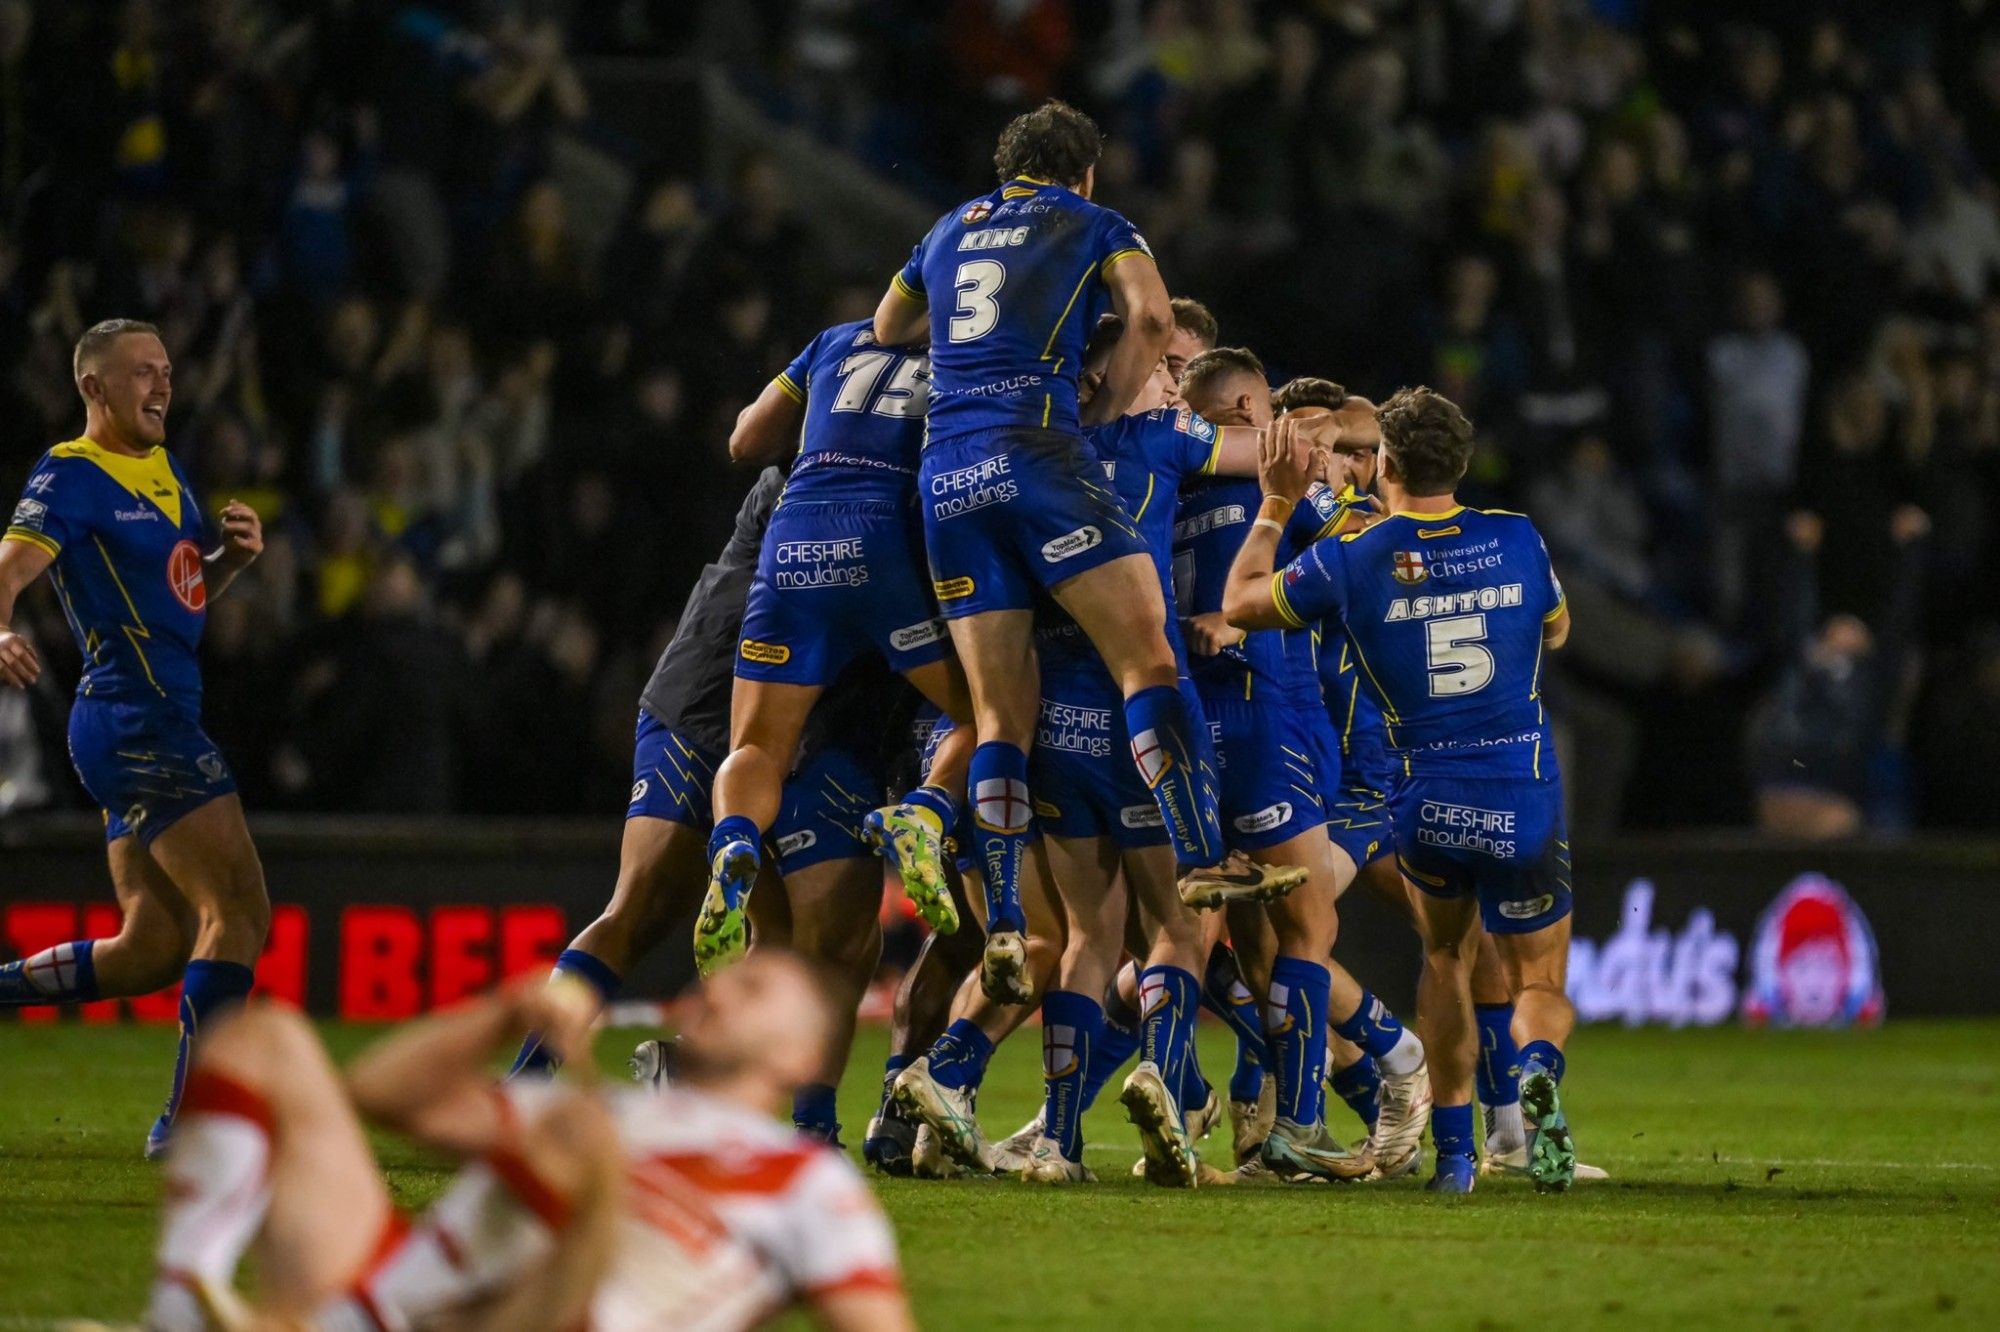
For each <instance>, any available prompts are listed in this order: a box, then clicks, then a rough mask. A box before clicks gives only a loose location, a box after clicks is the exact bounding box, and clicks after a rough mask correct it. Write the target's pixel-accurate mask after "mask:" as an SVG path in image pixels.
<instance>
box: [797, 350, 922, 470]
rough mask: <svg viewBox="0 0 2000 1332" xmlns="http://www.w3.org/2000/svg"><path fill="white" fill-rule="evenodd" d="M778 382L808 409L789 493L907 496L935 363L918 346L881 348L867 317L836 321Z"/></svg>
mask: <svg viewBox="0 0 2000 1332" xmlns="http://www.w3.org/2000/svg"><path fill="white" fill-rule="evenodd" d="M777 384H778V387H779V388H780V389H782V390H783V391H784V392H786V393H788V394H790V395H791V396H792V397H793V398H796V399H797V400H798V401H800V402H802V403H804V404H805V408H806V420H805V430H804V434H803V437H802V438H801V440H800V443H799V457H798V461H797V462H795V463H794V464H793V465H792V476H791V480H790V482H789V483H788V484H787V485H786V487H785V498H786V499H788V500H799V499H808V500H821V499H828V500H878V499H879V500H895V501H902V500H906V499H908V498H909V496H910V494H911V493H912V488H913V487H914V486H915V484H916V475H917V454H918V452H919V451H920V450H921V449H922V448H923V443H924V409H925V408H926V407H927V406H928V405H929V403H930V389H931V363H930V358H929V357H927V356H925V355H924V353H923V351H922V350H921V349H912V348H907V347H882V346H878V345H877V344H876V342H875V334H874V331H873V329H872V327H871V325H870V322H869V321H867V320H857V321H856V322H854V323H851V324H835V325H834V326H833V327H832V328H829V329H827V330H826V331H825V332H823V333H821V334H820V335H819V336H818V337H816V338H814V339H813V340H812V341H811V342H810V343H808V344H807V346H806V349H805V350H804V351H802V352H800V353H799V354H798V356H796V357H795V358H793V360H792V363H791V364H790V365H789V366H787V367H786V368H785V371H784V373H782V374H780V375H779V376H778V379H777Z"/></svg>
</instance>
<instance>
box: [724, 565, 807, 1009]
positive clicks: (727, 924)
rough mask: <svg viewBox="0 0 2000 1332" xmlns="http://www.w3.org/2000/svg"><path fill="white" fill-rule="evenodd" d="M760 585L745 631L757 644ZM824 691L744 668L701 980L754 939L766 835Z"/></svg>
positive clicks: (735, 698) (732, 724)
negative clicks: (754, 902) (752, 899)
mask: <svg viewBox="0 0 2000 1332" xmlns="http://www.w3.org/2000/svg"><path fill="white" fill-rule="evenodd" d="M762 591H763V588H762V587H761V586H759V587H758V588H756V589H754V590H753V591H752V594H751V607H750V611H749V612H748V613H747V614H746V615H745V617H744V629H743V632H744V634H745V636H746V639H747V638H750V637H755V636H756V635H755V634H754V633H753V624H754V622H755V620H756V616H757V611H758V602H759V600H760V598H759V596H758V593H760V592H762ZM822 692H823V691H822V687H821V686H820V685H818V684H807V683H792V682H787V681H780V680H770V679H756V678H752V677H751V676H749V675H747V674H745V672H744V670H743V669H741V668H739V670H738V672H737V676H736V686H735V690H734V692H733V693H732V694H731V695H730V704H729V743H730V746H731V748H730V752H729V757H728V758H726V759H724V760H723V761H722V764H721V766H720V767H718V768H717V769H716V770H715V794H714V809H715V828H714V831H712V832H710V833H709V835H708V892H707V894H706V895H705V896H704V897H703V898H702V904H701V912H700V914H699V915H697V916H696V917H695V923H694V960H695V965H696V966H697V967H698V968H700V970H701V973H702V974H703V975H708V974H710V973H711V972H713V971H715V970H716V969H717V968H718V967H723V966H727V965H728V964H729V963H731V962H733V961H735V960H736V959H737V958H739V957H741V956H743V950H744V949H746V948H747V947H749V944H750V932H749V926H748V922H747V921H746V920H745V918H744V915H743V907H744V901H745V899H746V898H747V897H748V896H749V894H750V890H751V888H752V887H753V886H754V885H755V884H756V882H757V870H758V867H759V866H760V865H761V864H762V863H763V846H764V834H765V833H766V832H768V831H769V830H770V827H771V825H772V824H773V823H775V822H777V818H778V810H779V807H780V805H781V804H782V802H783V799H784V788H785V774H786V773H788V772H790V771H791V767H792V758H793V755H794V754H796V753H797V752H798V747H799V737H800V736H801V735H803V734H804V733H805V728H806V717H807V716H808V715H809V714H810V713H811V712H812V707H813V704H814V703H816V702H818V701H819V696H820V694H821V693H822Z"/></svg>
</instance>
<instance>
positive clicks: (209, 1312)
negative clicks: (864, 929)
mask: <svg viewBox="0 0 2000 1332" xmlns="http://www.w3.org/2000/svg"><path fill="white" fill-rule="evenodd" d="M594 1011H595V1005H594V1003H592V1001H591V999H590V997H589V995H588V993H587V992H586V991H585V990H584V988H583V987H582V986H580V985H578V984H577V983H575V982H573V981H563V982H560V983H558V984H553V985H540V984H527V985H517V986H515V987H513V988H511V989H509V990H507V991H504V992H502V993H500V994H497V995H493V996H489V997H487V998H483V999H477V1000H473V1001H471V1002H469V1003H466V1004H462V1005H459V1006H457V1007H455V1008H452V1009H449V1010H447V1011H445V1012H443V1013H440V1014H438V1015H436V1016H434V1017H430V1018H426V1019H424V1020H422V1021H419V1022H416V1023H412V1024H411V1025H409V1026H408V1027H405V1028H404V1029H402V1030H401V1031H399V1032H398V1033H397V1034H396V1035H394V1036H391V1037H389V1038H388V1039H387V1040H385V1041H383V1042H381V1043H380V1044H379V1045H377V1046H375V1047H374V1048H373V1049H372V1050H370V1051H368V1052H366V1053H365V1054H363V1055H362V1056H361V1057H360V1058H359V1059H357V1060H356V1061H355V1063H354V1065H353V1067H352V1068H351V1069H350V1070H349V1071H348V1074H347V1077H346V1079H345V1082H344V1084H343V1081H342V1078H341V1076H340V1074H339V1073H338V1072H337V1071H336V1070H335V1069H334V1067H333V1065H332V1064H331V1063H330V1062H329V1061H328V1059H327V1056H326V1052H325V1051H324V1050H323V1049H322V1048H321V1047H320V1044H319V1042H318V1040H317V1039H316V1038H315V1036H314V1035H313V1032H312V1029H311V1027H310V1026H309V1025H308V1024H307V1023H306V1022H305V1020H304V1019H303V1018H301V1017H300V1016H299V1015H298V1014H297V1013H295V1012H292V1011H290V1010H287V1009H282V1008H277V1007H274V1006H269V1005H257V1006H254V1007H252V1008H250V1009H247V1010H246V1011H244V1012H243V1013H242V1014H241V1015H239V1016H237V1017H235V1018H233V1019H231V1020H230V1021H228V1022H227V1023H225V1024H223V1025H222V1026H221V1027H220V1028H219V1029H218V1030H217V1031H216V1032H215V1034H214V1035H213V1036H212V1038H211V1039H210V1040H209V1041H207V1042H205V1043H204V1045H203V1048H202V1050H201V1052H200V1054H199V1056H198V1058H197V1060H196V1063H195V1067H194V1071H193V1072H192V1074H191V1075H190V1077H189V1083H188V1096H187V1108H186V1110H185V1112H184V1113H185V1122H184V1125H183V1128H182V1131H181V1133H180V1134H178V1135H177V1136H176V1138H175V1141H174V1145H173V1151H172V1153H171V1155H170V1157H169V1160H168V1166H167V1190H166V1203H165V1208H164V1217H163V1220H162V1226H161V1233H160V1242H159V1253H158V1270H157V1275H156V1279H155V1281H154V1285H153V1290H152V1295H151V1300H150V1305H149V1308H148V1311H147V1317H148V1325H149V1326H151V1327H153V1328H155V1329H159V1332H182V1329H195V1328H205V1327H224V1328H239V1327H242V1328H248V1327H271V1326H283V1327H296V1326H312V1327H316V1328H320V1329H326V1330H328V1332H348V1330H350V1329H352V1330H353V1332H363V1330H364V1329H365V1330H367V1332H375V1330H376V1329H398V1330H400V1329H417V1328H440V1327H452V1328H466V1327H470V1328H493V1329H516V1328H573V1327H582V1326H589V1327H592V1328H596V1329H601V1330H602V1332H621V1330H623V1329H634V1330H636V1329H651V1328H667V1327H672V1328H699V1329H712V1330H714V1332H722V1330H724V1329H736V1328H748V1327H753V1326H756V1325H758V1324H759V1323H762V1322H764V1321H765V1320H766V1319H768V1318H770V1317H772V1316H773V1315H775V1314H777V1313H778V1312H780V1311H781V1310H783V1309H785V1308H787V1307H790V1306H800V1305H802V1306H804V1307H806V1308H807V1309H808V1310H810V1311H811V1312H812V1313H813V1314H814V1315H815V1317H816V1318H817V1320H818V1321H819V1322H820V1323H821V1324H822V1325H823V1326H826V1327H830V1328H837V1329H854V1330H855V1332H862V1330H863V1329H867V1330H869V1332H875V1330H880V1332H891V1330H893V1329H902V1328H907V1327H909V1326H910V1325H911V1323H910V1316H909V1310H908V1306H907V1304H906V1302H905V1301H904V1298H903V1295H902V1289H901V1281H900V1278H899V1275H898V1270H897V1263H896V1250H895V1239H894V1236H893V1234H892V1232H891V1231H890V1228H889V1224H888V1221H887V1219H886V1218H885V1217H884V1216H883V1215H882V1213H881V1210H880V1209H879V1208H878V1207H877V1206H876V1204H875V1201H874V1199H873V1198H872V1197H871V1196H870V1194H869V1192H868V1189H867V1186H866V1184H864V1183H863V1182H862V1180H861V1177H860V1175H859V1174H858V1173H857V1172H856V1171H855V1169H854V1167H853V1166H851V1165H849V1164H848V1163H847V1161H846V1160H845V1159H843V1158H842V1157H841V1156H840V1155H839V1154H838V1153H837V1152H834V1151H832V1150H830V1149H828V1148H826V1147H823V1146H820V1145H818V1144H815V1143H812V1142H808V1141H806V1140H804V1139H801V1138H799V1137H798V1136H797V1135H795V1134H793V1133H792V1132H791V1130H790V1129H788V1128H786V1127H785V1126H784V1125H782V1124H780V1123H779V1122H778V1121H776V1120H775V1119H773V1118H772V1116H773V1115H774V1114H775V1113H777V1112H778V1110H779V1109H780V1108H781V1107H782V1105H783V1104H784V1103H785V1101H786V1099H787V1098H788V1097H789V1096H790V1094H791V1091H792V1088H793V1087H794V1086H795V1085H796V1084H797V1083H798V1082H800V1081H802V1080H804V1079H805V1078H808V1077H810V1076H813V1074H814V1072H815V1071H816V1070H817V1069H818V1067H819V1066H820V1063H821V1061H822V1059H823V1058H824V1047H825V1044H826V1041H827V1038H828V1035H829V1033H830V1030H831V1028H830V1021H831V1016H832V1015H831V1010H830V1006H829V1004H828V1002H827V999H826V996H825V994H824V992H823V991H822V990H821V989H820V987H819V985H818V982H817V979H816V978H815V977H814V976H813V975H812V973H811V972H810V970H809V969H808V968H807V966H806V965H805V964H804V963H802V962H800V961H799V960H798V959H797V958H795V957H792V956H790V955H787V954H781V953H777V952H775V951H772V950H767V949H759V950H758V951H757V952H756V953H755V954H753V955H752V956H751V957H750V958H748V959H747V960H746V961H745V962H744V963H743V964H742V965H740V966H737V967H733V968H731V969H730V970H729V971H727V972H725V973H723V974H722V975H720V976H718V977H716V978H715V979H714V980H712V981H710V982H708V983H707V985H706V986H704V987H703V988H702V989H700V990H698V991H697V992H695V993H694V995H693V996H692V997H691V998H690V999H689V1001H688V1002H687V1004H686V1006H685V1008H684V1011H683V1022H682V1026H681V1028H680V1039H679V1041H678V1043H677V1045H676V1047H675V1051H674V1085H673V1086H672V1087H671V1088H670V1089H667V1090H664V1091H652V1090H646V1089H641V1088H636V1087H621V1088H618V1089H616V1090H613V1091H608V1092H602V1091H597V1090H594V1089H589V1088H583V1087H577V1086H574V1085H570V1084H567V1083H539V1082H538V1083H518V1082H517V1083H509V1084H503V1085H501V1086H499V1087H496V1086H495V1085H494V1084H493V1082H492V1081H491V1079H490V1078H489V1077H488V1076H487V1073H486V1065H487V1061H488V1060H490V1059H491V1058H492V1056H493V1055H494V1054H495V1053H497V1052H498V1051H499V1050H500V1049H502V1048H504V1047H505V1046H507V1045H508V1044H511V1043H512V1042H513V1041H515V1040H517V1039H518V1038H519V1037H520V1034H521V1033H522V1032H523V1031H524V1030H528V1029H531V1028H532V1029H536V1030H539V1031H541V1032H542V1033H543V1038H544V1039H545V1040H546V1041H548V1042H550V1043H551V1044H552V1045H554V1046H556V1047H557V1048H558V1049H559V1050H560V1051H561V1052H562V1053H563V1054H564V1055H566V1056H569V1057H570V1058H571V1060H572V1061H573V1063H574V1064H575V1066H580V1067H585V1068H589V1067H591V1065H590V1061H589V1041H590V1035H589V1032H590V1022H591V1017H592V1014H593V1013H594ZM364 1117H365V1118H366V1119H368V1120H370V1121H372V1122H373V1123H375V1124H377V1125H380V1126H382V1127H384V1128H388V1129H391V1130H394V1131H395V1132H397V1133H399V1134H401V1135H403V1136H405V1137H407V1138H409V1139H412V1140H414V1141H416V1142H419V1143H422V1144H424V1145H426V1146H428V1147H431V1148H434V1149H436V1150H439V1151H443V1152H445V1153H447V1154H449V1155H451V1156H454V1157H457V1158H459V1159H460V1160H462V1161H463V1162H464V1164H463V1165H462V1166H461V1168H460V1170H459V1172H458V1175H457V1177H456V1179H454V1180H453V1182H452V1183H451V1184H450V1185H449V1186H448V1187H447V1188H446V1189H445V1191H444V1193H443V1194H442V1196H440V1197H439V1198H438V1200H437V1201H436V1202H435V1203H433V1204H432V1205H431V1207H430V1208H429V1209H428V1210H427V1211H425V1212H424V1213H423V1214H422V1215H421V1216H417V1217H414V1218H407V1219H406V1218H404V1217H402V1216H401V1215H399V1214H398V1213H397V1211H396V1208H395V1206H394V1204H393V1203H392V1202H391V1200H390V1197H389V1192H388V1188H387V1186H386V1185H385V1184H384V1182H383V1179H382V1175H381V1172H380V1170H379V1168H378V1167H377V1165H376V1163H375V1160H374V1158H373V1156H372V1155H371V1154H370V1152H369V1150H368V1145H367V1141H366V1139H365V1137H364V1136H363V1129H362V1120H363V1118H364ZM253 1245H254V1246H255V1252H256V1257H255V1260H254V1265H255V1267H256V1269H257V1300H258V1303H259V1306H260V1307H259V1308H257V1309H255V1310H251V1309H249V1308H247V1307H245V1305H244V1304H243V1302H242V1301H241V1300H240V1299H239V1298H238V1297H237V1296H236V1295H235V1294H234V1292H233V1290H232V1287H231V1278H232V1275H233V1273H234V1271H235V1268H236V1265H237V1263H238V1261H239V1259H240V1258H241V1257H242V1255H243V1254H244V1253H245V1252H246V1251H247V1250H249V1249H250V1248H251V1247H252V1246H253Z"/></svg>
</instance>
